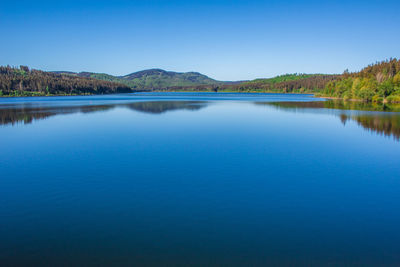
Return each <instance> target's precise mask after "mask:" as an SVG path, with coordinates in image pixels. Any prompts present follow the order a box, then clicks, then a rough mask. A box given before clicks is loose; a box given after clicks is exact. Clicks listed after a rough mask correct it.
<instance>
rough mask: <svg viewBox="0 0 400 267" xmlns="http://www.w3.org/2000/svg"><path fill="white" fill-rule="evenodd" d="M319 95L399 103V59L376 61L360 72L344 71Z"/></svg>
mask: <svg viewBox="0 0 400 267" xmlns="http://www.w3.org/2000/svg"><path fill="white" fill-rule="evenodd" d="M320 95H321V96H330V97H336V98H342V99H358V100H364V101H368V102H388V103H400V60H397V59H390V60H386V61H382V62H377V63H375V64H372V65H369V66H368V67H366V68H364V69H362V70H361V71H360V72H353V73H349V72H348V71H345V72H344V73H343V74H342V75H341V77H340V78H339V79H337V80H335V81H330V82H328V83H327V84H326V86H325V89H324V90H323V91H322V92H321V94H320Z"/></svg>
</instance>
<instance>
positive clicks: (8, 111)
mask: <svg viewBox="0 0 400 267" xmlns="http://www.w3.org/2000/svg"><path fill="white" fill-rule="evenodd" d="M205 106H206V102H202V101H160V102H156V101H154V102H134V103H128V104H127V103H124V104H110V105H86V106H68V107H57V106H46V107H43V106H42V107H37V106H26V105H19V106H17V105H16V106H14V107H6V108H1V107H0V125H7V124H12V125H14V124H16V123H23V124H29V123H32V122H33V121H34V120H40V119H46V118H48V117H51V116H56V115H62V114H73V113H92V112H99V111H107V110H111V109H114V108H116V107H121V108H128V109H130V110H134V111H139V112H145V113H151V114H162V113H165V112H167V111H172V110H193V111H194V110H199V109H201V108H203V107H205Z"/></svg>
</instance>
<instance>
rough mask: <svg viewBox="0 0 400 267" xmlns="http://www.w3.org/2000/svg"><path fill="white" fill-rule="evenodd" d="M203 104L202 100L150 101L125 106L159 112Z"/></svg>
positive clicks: (142, 110)
mask: <svg viewBox="0 0 400 267" xmlns="http://www.w3.org/2000/svg"><path fill="white" fill-rule="evenodd" d="M205 105H206V103H205V102H202V101H152V102H134V103H129V104H126V105H125V106H126V107H127V108H129V109H133V110H135V111H140V112H145V113H153V114H160V113H164V112H167V111H171V110H182V109H184V110H199V109H201V108H203V107H205Z"/></svg>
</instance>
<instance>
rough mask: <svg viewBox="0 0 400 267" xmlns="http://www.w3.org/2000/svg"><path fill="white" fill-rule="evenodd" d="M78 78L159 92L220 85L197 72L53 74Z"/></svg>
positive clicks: (153, 70)
mask: <svg viewBox="0 0 400 267" xmlns="http://www.w3.org/2000/svg"><path fill="white" fill-rule="evenodd" d="M55 73H58V74H66V75H72V76H79V77H88V78H94V79H99V80H104V81H111V82H118V83H122V84H125V85H126V86H129V87H131V88H132V89H135V90H160V89H168V88H171V87H193V86H199V85H216V84H222V82H220V81H216V80H213V79H211V78H209V77H207V76H206V75H203V74H201V73H198V72H184V73H182V72H173V71H165V70H162V69H150V70H143V71H138V72H134V73H131V74H128V75H124V76H112V75H109V74H105V73H92V72H80V73H73V72H55Z"/></svg>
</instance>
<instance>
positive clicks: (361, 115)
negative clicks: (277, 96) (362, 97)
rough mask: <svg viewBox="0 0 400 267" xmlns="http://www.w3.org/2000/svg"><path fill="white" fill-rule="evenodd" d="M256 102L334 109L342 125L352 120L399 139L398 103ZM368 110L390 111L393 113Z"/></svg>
mask: <svg viewBox="0 0 400 267" xmlns="http://www.w3.org/2000/svg"><path fill="white" fill-rule="evenodd" d="M256 104H261V105H268V106H273V107H275V108H278V109H282V110H286V111H292V112H297V111H303V112H313V111H312V109H336V110H337V112H333V113H332V114H334V115H336V116H339V118H340V120H341V121H342V123H343V124H344V125H345V124H346V122H347V121H348V120H353V121H355V122H357V124H358V125H359V126H362V127H363V128H364V129H366V130H370V131H373V132H375V133H378V134H381V135H385V136H393V137H394V138H395V139H396V140H398V141H400V113H394V112H399V111H400V105H385V104H372V103H365V102H355V101H352V102H350V101H340V100H335V101H318V102H275V103H267V102H264V103H256ZM351 110H357V111H359V112H355V113H354V112H351ZM368 111H391V112H393V113H390V112H389V113H387V112H368ZM315 112H317V111H315ZM346 113H349V114H346Z"/></svg>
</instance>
